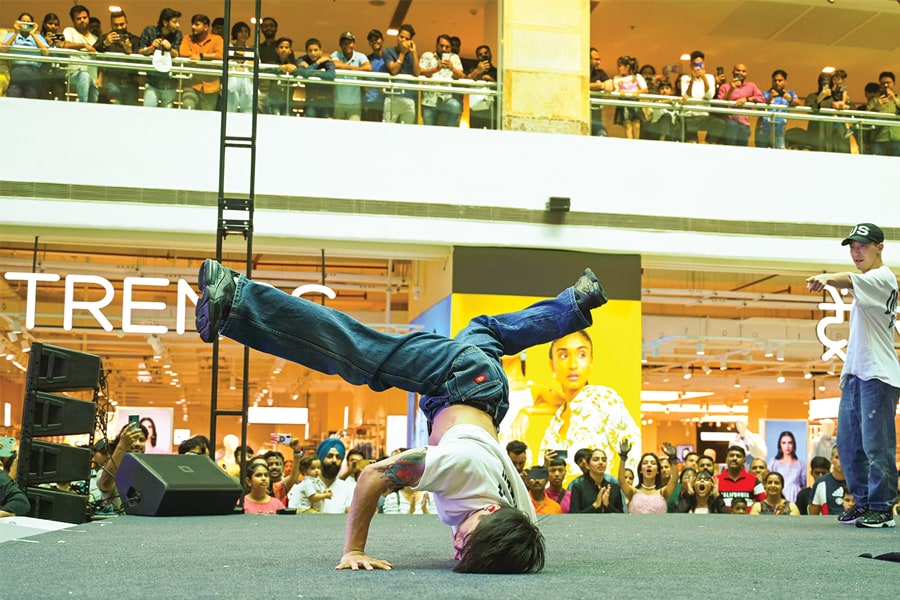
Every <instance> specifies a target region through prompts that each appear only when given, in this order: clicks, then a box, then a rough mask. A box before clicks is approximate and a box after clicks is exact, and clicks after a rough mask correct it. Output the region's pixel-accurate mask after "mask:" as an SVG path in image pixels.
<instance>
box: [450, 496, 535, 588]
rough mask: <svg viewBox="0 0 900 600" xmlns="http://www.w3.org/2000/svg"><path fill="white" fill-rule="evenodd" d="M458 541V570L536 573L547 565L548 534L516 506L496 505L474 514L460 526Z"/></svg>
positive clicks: (460, 571)
mask: <svg viewBox="0 0 900 600" xmlns="http://www.w3.org/2000/svg"><path fill="white" fill-rule="evenodd" d="M472 521H474V522H475V524H474V528H472V525H471V522H472ZM454 542H455V543H454V547H455V548H456V551H457V558H459V559H460V561H459V564H457V565H456V567H455V568H454V569H453V570H454V571H456V572H457V573H536V572H538V571H540V570H541V569H543V568H544V536H543V535H542V534H541V531H540V529H538V526H537V525H536V524H535V523H533V522H532V521H531V519H530V518H529V517H528V515H526V514H525V513H523V512H522V511H520V510H518V509H516V508H514V507H512V506H499V505H496V504H492V505H490V506H487V507H485V508H484V509H482V510H480V511H477V512H475V513H473V514H472V515H470V516H469V518H468V519H466V521H464V522H463V523H462V524H461V525H460V526H459V528H458V529H457V532H456V537H455V539H454ZM459 542H462V544H461V545H460V544H459Z"/></svg>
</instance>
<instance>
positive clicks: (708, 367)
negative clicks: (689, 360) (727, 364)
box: [703, 363, 712, 375]
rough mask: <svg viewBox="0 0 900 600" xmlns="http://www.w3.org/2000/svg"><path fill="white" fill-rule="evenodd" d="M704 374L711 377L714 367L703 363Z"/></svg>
mask: <svg viewBox="0 0 900 600" xmlns="http://www.w3.org/2000/svg"><path fill="white" fill-rule="evenodd" d="M703 372H704V373H706V374H707V375H709V374H710V373H712V367H711V366H709V363H703Z"/></svg>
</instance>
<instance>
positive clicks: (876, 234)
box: [841, 223, 884, 246]
mask: <svg viewBox="0 0 900 600" xmlns="http://www.w3.org/2000/svg"><path fill="white" fill-rule="evenodd" d="M883 241H884V232H883V231H882V230H881V227H879V226H878V225H875V224H874V223H860V224H859V225H854V226H853V229H851V230H850V234H849V235H848V236H847V237H846V238H844V241H843V242H841V246H847V245H848V244H850V242H859V243H861V244H872V243H875V244H880V243H881V242H883Z"/></svg>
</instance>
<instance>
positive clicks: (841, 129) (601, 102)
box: [590, 94, 900, 154]
mask: <svg viewBox="0 0 900 600" xmlns="http://www.w3.org/2000/svg"><path fill="white" fill-rule="evenodd" d="M590 103H591V115H592V118H593V119H594V121H595V125H594V128H593V129H594V130H595V131H597V130H601V131H604V130H605V132H606V135H609V136H611V137H618V138H626V137H634V138H639V139H652V140H664V141H676V142H689V143H714V144H724V145H744V144H742V143H740V142H739V141H738V140H741V141H743V139H744V136H746V141H747V143H746V145H748V146H751V147H759V148H785V149H793V150H817V151H822V152H843V153H848V154H872V153H873V152H874V151H876V150H877V149H878V148H877V146H876V144H875V141H876V140H877V139H884V138H886V137H888V136H892V138H893V139H900V115H892V114H884V113H879V112H873V111H867V110H835V109H830V108H823V109H818V110H815V109H812V108H810V107H806V106H796V107H773V106H770V105H768V104H757V103H752V102H748V103H745V104H742V105H737V104H735V103H733V102H728V101H724V100H711V101H706V102H704V101H697V100H686V101H685V100H683V99H682V98H680V97H673V96H654V95H649V94H648V95H641V96H640V97H637V98H635V97H633V96H631V97H624V96H619V95H618V94H592V95H591V99H590ZM598 117H599V118H600V120H601V121H602V124H603V127H602V128H601V127H599V126H598V125H597V118H598ZM738 119H740V120H741V127H735V126H733V124H729V121H735V122H737V121H738ZM629 121H630V122H631V126H630V127H629V126H628V124H629ZM735 130H739V131H740V134H742V135H739V136H735V135H729V131H735ZM891 132H893V133H891Z"/></svg>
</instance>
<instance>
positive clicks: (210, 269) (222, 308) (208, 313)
mask: <svg viewBox="0 0 900 600" xmlns="http://www.w3.org/2000/svg"><path fill="white" fill-rule="evenodd" d="M238 275H239V273H238V272H237V271H235V270H233V269H229V268H228V267H225V266H223V265H221V264H219V263H217V262H216V261H214V260H212V259H211V258H207V259H206V260H205V261H203V266H201V267H200V273H199V275H198V277H197V280H198V282H199V284H200V293H201V296H200V300H199V301H198V302H197V309H196V311H195V312H194V315H195V324H196V326H197V332H198V333H199V334H200V339H201V340H203V341H204V342H207V343H209V342H212V341H213V340H214V339H216V336H218V335H219V329H220V328H221V326H222V321H224V320H225V319H226V317H228V313H229V311H230V310H231V302H232V300H234V290H235V287H236V284H235V277H237V276H238Z"/></svg>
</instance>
